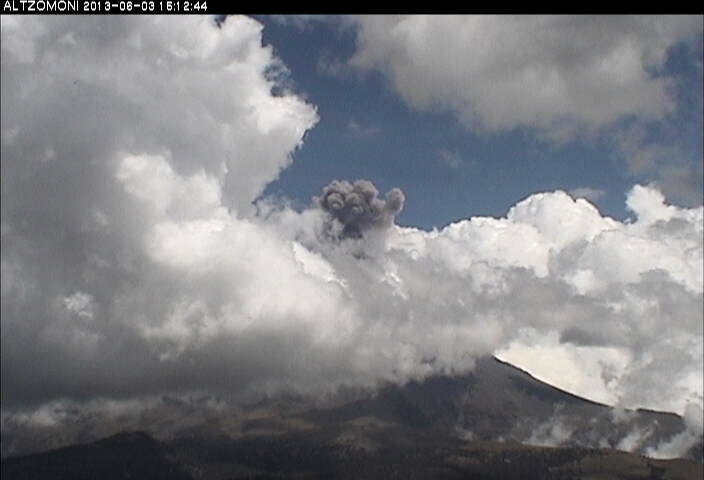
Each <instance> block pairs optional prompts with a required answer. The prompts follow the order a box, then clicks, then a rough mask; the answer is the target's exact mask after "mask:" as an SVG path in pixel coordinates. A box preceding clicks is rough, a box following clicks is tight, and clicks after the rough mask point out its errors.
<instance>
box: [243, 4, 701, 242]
mask: <svg viewBox="0 0 704 480" xmlns="http://www.w3.org/2000/svg"><path fill="white" fill-rule="evenodd" d="M256 18H257V20H259V21H260V22H262V23H263V25H264V29H263V41H264V42H265V43H266V44H269V45H271V46H273V48H274V51H275V54H276V55H277V56H278V57H280V58H281V59H282V60H283V62H284V63H285V64H286V66H287V67H288V69H289V70H290V79H289V80H290V85H291V87H292V88H293V89H294V91H296V92H297V93H299V94H300V95H302V96H304V97H305V98H306V99H307V100H308V101H309V102H311V103H313V104H314V105H315V106H316V107H317V108H318V113H319V115H320V121H319V123H318V124H317V125H316V126H315V127H314V128H313V129H312V130H311V131H309V132H308V134H307V135H306V138H305V141H304V144H303V147H302V148H301V149H299V150H298V151H297V152H295V154H294V162H293V164H292V165H291V166H289V167H288V168H287V169H285V170H284V171H283V173H282V174H281V176H280V178H279V179H278V180H277V181H275V182H273V183H271V184H270V185H269V186H268V188H267V190H266V192H265V193H266V194H276V195H282V196H286V197H288V198H290V199H292V200H293V201H294V202H299V203H300V205H306V204H307V203H308V202H309V199H310V198H311V197H312V196H313V195H315V194H317V193H318V192H319V191H320V188H321V186H323V185H325V184H327V183H328V182H329V181H330V180H332V179H349V180H353V179H357V178H366V179H369V180H371V181H373V182H374V183H375V184H376V185H377V186H378V187H379V189H380V190H381V191H382V192H383V191H387V190H388V189H390V188H393V187H396V186H398V187H400V188H401V189H402V190H403V191H404V192H405V193H406V206H405V209H404V211H403V212H402V213H401V215H400V216H399V217H398V222H399V223H400V224H404V225H414V226H420V227H422V228H426V229H427V228H432V227H434V226H435V227H442V226H444V225H446V224H447V223H449V222H452V221H455V220H458V219H463V218H468V217H471V216H476V215H481V216H485V215H487V216H495V217H501V216H504V215H505V214H506V212H507V210H508V209H509V208H510V207H511V206H512V205H514V204H516V203H517V202H518V201H519V200H521V199H523V198H525V197H526V196H528V195H530V194H531V193H535V192H540V191H552V190H555V189H563V190H568V191H569V190H573V189H578V188H589V189H593V190H597V191H600V192H602V193H601V194H598V196H597V197H596V198H595V197H592V199H591V201H592V202H593V203H594V204H595V205H596V206H597V207H598V208H599V209H600V211H601V212H602V213H603V214H605V215H609V216H612V217H615V218H617V219H625V218H628V217H629V216H631V215H632V214H631V212H628V211H626V209H625V196H626V193H627V192H628V191H629V190H630V189H631V188H632V186H633V185H634V184H635V183H649V182H652V181H657V180H659V179H660V176H661V175H660V174H659V173H658V172H657V171H655V169H650V170H649V171H644V172H639V173H634V172H632V171H630V170H629V167H628V162H627V157H628V156H635V155H637V154H638V153H639V152H642V151H643V150H648V151H653V152H655V154H656V155H657V157H658V159H657V160H656V161H657V162H658V164H660V165H665V166H666V165H668V164H669V163H675V164H678V165H686V168H688V169H690V171H691V172H694V175H695V176H696V175H697V174H698V175H701V168H700V166H701V161H702V110H701V106H702V94H701V88H700V87H701V85H702V48H701V43H702V36H701V31H700V32H699V33H698V34H697V35H695V36H694V37H693V38H692V37H688V38H687V39H686V41H677V42H674V43H672V45H671V46H670V47H669V50H668V53H667V57H666V60H665V62H664V65H662V66H660V67H659V68H657V69H652V71H651V72H649V75H651V76H652V78H656V77H666V78H669V79H671V81H672V86H671V87H669V88H670V90H669V94H670V95H671V98H672V101H673V102H674V104H675V108H674V110H673V111H672V112H670V113H669V114H667V115H665V116H663V117H661V118H658V119H656V120H643V121H641V119H640V118H638V116H637V115H631V114H630V112H628V111H625V112H624V113H623V115H621V116H619V118H617V119H616V121H614V122H610V123H607V124H605V125H603V128H601V126H600V128H599V129H597V131H595V132H593V133H590V134H589V135H588V138H570V139H567V140H566V141H554V140H551V139H545V138H544V137H543V136H541V135H540V134H536V133H535V132H534V131H533V130H532V129H531V128H530V125H519V126H518V127H516V128H510V129H507V130H503V131H489V132H477V131H473V130H471V129H468V128H466V127H465V126H464V125H463V124H462V123H461V122H460V121H458V119H457V117H456V116H455V115H453V114H452V113H451V112H447V111H442V110H441V109H439V110H435V111H434V110H433V109H425V110H420V109H418V108H414V107H412V106H410V105H409V104H408V102H406V101H404V99H403V98H402V96H401V95H400V94H399V91H398V89H397V88H395V87H394V85H392V82H391V81H390V80H389V78H388V77H386V76H385V75H384V74H383V73H381V72H380V71H378V70H373V69H372V70H366V71H361V70H360V69H351V68H348V69H345V68H344V65H345V63H346V62H347V61H348V60H349V59H350V58H351V57H352V56H353V55H354V53H355V50H356V49H357V46H358V35H359V33H358V29H359V27H357V26H354V25H352V26H349V25H347V26H342V24H344V23H345V21H344V20H343V22H338V21H336V20H328V21H318V20H310V21H307V22H306V23H302V22H301V21H297V20H296V19H294V20H293V21H292V20H291V19H289V20H288V21H287V20H282V19H280V18H272V17H268V16H257V17H256ZM298 20H300V19H298ZM439 54H440V55H442V53H439ZM468 55H469V53H468ZM450 61H451V62H454V61H462V59H461V58H460V59H453V60H450ZM326 65H333V66H338V67H340V66H342V68H338V70H340V71H339V72H337V73H335V72H333V73H330V70H331V69H330V68H325V66H326ZM466 81H467V82H472V81H473V79H472V78H467V79H466ZM526 94H529V92H527V93H526ZM594 101H595V102H598V101H599V99H598V98H595V99H594ZM632 128H637V129H638V131H642V135H641V137H642V138H641V139H640V140H639V143H638V146H637V147H634V148H633V149H632V151H629V152H623V151H622V150H621V149H619V147H618V145H616V144H615V141H614V135H615V134H614V132H618V131H620V130H630V129H632ZM673 152H674V153H673ZM673 156H674V157H677V158H672V157H673ZM659 168H662V167H659ZM697 169H698V170H697ZM690 175H691V173H690ZM693 182H694V183H695V184H694V186H693V187H691V190H694V191H695V192H696V190H697V189H699V190H700V189H701V183H702V182H701V179H700V178H695V179H693ZM678 189H679V187H678V186H672V187H670V189H669V191H665V193H666V195H667V197H668V200H669V201H672V202H673V203H678V204H686V205H692V204H697V203H701V195H699V197H698V198H697V196H696V193H695V194H694V195H692V194H691V193H690V194H689V195H688V196H686V198H683V197H685V196H683V195H681V194H680V193H679V192H678Z"/></svg>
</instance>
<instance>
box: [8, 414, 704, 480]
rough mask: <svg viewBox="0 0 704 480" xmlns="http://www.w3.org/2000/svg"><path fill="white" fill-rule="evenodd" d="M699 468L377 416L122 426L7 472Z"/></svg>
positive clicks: (430, 474)
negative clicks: (306, 425) (212, 428)
mask: <svg viewBox="0 0 704 480" xmlns="http://www.w3.org/2000/svg"><path fill="white" fill-rule="evenodd" d="M352 437H355V438H352ZM360 439H362V440H363V441H361V442H360ZM702 473H703V472H702V464H701V463H698V462H694V461H691V460H652V459H648V458H646V457H642V456H639V455H634V454H630V453H623V452H618V451H615V450H604V449H602V450H591V449H586V448H571V447H570V448H546V447H530V446H522V445H518V444H506V443H503V444H502V443H492V442H466V441H462V440H458V439H453V438H451V437H448V436H442V435H435V434H432V433H429V432H424V431H420V432H419V431H417V430H412V429H403V428H383V427H379V426H373V425H366V426H357V427H352V428H346V429H339V428H335V429H323V430H319V431H316V432H315V433H314V434H311V433H296V434H286V435H281V436H261V437H257V438H249V439H239V440H232V439H226V438H219V439H215V438H211V439H196V438H183V439H179V440H178V441H172V442H159V441H157V440H155V439H153V438H151V437H150V436H148V435H147V434H144V433H132V434H122V435H117V436H114V437H110V438H108V439H105V440H101V441H98V442H95V443H91V444H86V445H80V446H73V447H66V448H62V449H58V450H53V451H50V452H45V453H41V454H35V455H29V456H24V457H17V458H12V459H6V460H5V461H3V463H2V478H3V479H5V480H9V479H32V480H49V479H52V480H55V479H73V480H80V479H104V480H113V479H114V480H118V479H135V478H145V479H146V478H149V479H156V480H158V479H175V480H181V479H183V480H187V479H212V480H226V479H230V480H235V479H277V478H297V479H304V478H310V479H313V478H340V479H353V478H364V479H387V478H402V479H428V478H434V479H467V478H473V479H484V480H490V479H497V480H498V479H507V480H511V479H517V480H518V479H521V480H531V479H565V480H566V479H578V478H584V479H602V480H606V479H633V480H635V479H650V480H654V479H682V480H686V479H701V478H702Z"/></svg>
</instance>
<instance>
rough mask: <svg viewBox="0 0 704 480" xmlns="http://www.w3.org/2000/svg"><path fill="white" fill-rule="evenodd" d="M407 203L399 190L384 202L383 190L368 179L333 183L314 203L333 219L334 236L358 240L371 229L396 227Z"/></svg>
mask: <svg viewBox="0 0 704 480" xmlns="http://www.w3.org/2000/svg"><path fill="white" fill-rule="evenodd" d="M404 200H405V196H404V195H403V192H402V191H401V190H400V189H398V188H393V189H391V190H389V191H388V192H387V193H386V195H385V198H384V199H381V198H379V190H377V188H376V187H375V186H374V184H373V183H372V182H370V181H368V180H357V181H356V182H354V183H350V182H348V181H346V180H333V181H332V182H330V183H329V184H328V185H327V186H325V187H324V188H323V193H322V194H321V195H320V197H315V199H314V202H315V204H317V205H318V206H319V207H320V208H322V209H323V210H324V211H325V212H327V214H328V215H329V216H330V219H331V222H330V233H331V234H332V235H333V236H336V237H352V238H358V237H361V236H362V234H363V233H364V232H365V231H367V230H369V229H372V228H379V227H380V228H387V227H390V226H391V225H393V223H394V218H395V217H396V215H398V213H399V212H400V211H401V210H402V209H403V202H404Z"/></svg>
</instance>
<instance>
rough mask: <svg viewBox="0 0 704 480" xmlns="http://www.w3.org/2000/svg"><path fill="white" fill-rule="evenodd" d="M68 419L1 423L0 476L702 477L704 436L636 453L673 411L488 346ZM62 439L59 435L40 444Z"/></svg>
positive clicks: (651, 444)
mask: <svg viewBox="0 0 704 480" xmlns="http://www.w3.org/2000/svg"><path fill="white" fill-rule="evenodd" d="M70 423H71V425H69V426H65V427H64V428H63V430H61V431H55V432H54V435H50V434H48V432H43V435H44V436H43V437H42V436H41V435H38V434H37V432H32V431H22V430H19V429H17V430H14V431H4V432H3V439H2V442H3V450H4V451H5V452H8V450H10V452H9V454H6V457H5V458H4V459H3V461H2V477H3V479H12V478H33V479H40V480H41V479H58V478H73V479H77V478H101V479H103V478H104V479H112V478H155V479H156V478H175V479H180V478H183V479H195V478H202V479H222V480H224V479H244V478H482V479H493V478H497V479H498V478H502V479H512V478H521V479H531V478H564V479H567V478H582V477H585V478H588V477H590V476H594V478H596V476H598V478H634V479H636V478H650V479H652V478H674V477H677V476H679V478H701V475H702V440H701V438H699V439H698V443H697V442H696V439H695V442H692V443H694V445H693V446H690V448H689V449H688V450H687V451H685V452H683V453H682V455H681V456H682V458H680V459H672V460H657V459H654V458H650V457H648V456H645V455H644V454H646V453H649V452H655V451H657V448H658V446H659V445H661V444H663V443H666V442H668V441H669V440H671V439H672V438H674V437H675V436H677V435H680V434H681V432H683V431H685V430H686V425H685V423H684V421H683V419H682V418H681V417H679V416H678V415H675V414H671V413H664V412H654V411H647V410H623V409H614V408H612V407H610V406H607V405H603V404H599V403H596V402H592V401H589V400H586V399H584V398H580V397H578V396H575V395H572V394H570V393H569V392H565V391H563V390H560V389H558V388H555V387H553V386H551V385H548V384H546V383H543V382H541V381H539V380H537V379H535V378H534V377H532V376H531V375H530V374H528V373H527V372H525V371H523V370H521V369H519V368H516V367H514V366H512V365H510V364H508V363H505V362H502V361H500V360H498V359H496V358H484V359H480V360H478V361H477V365H476V368H475V369H474V370H473V371H472V372H470V373H467V374H465V375H462V376H433V377H430V378H427V379H425V380H423V381H412V382H409V383H407V384H405V385H402V386H399V385H394V384H388V385H385V386H382V387H381V388H379V389H377V390H375V391H374V392H367V391H346V392H340V393H338V394H337V395H336V396H334V397H333V398H330V399H325V400H321V399H310V398H306V397H304V396H287V397H281V396H279V397H274V398H262V399H259V400H258V401H256V402H253V403H251V404H249V405H246V406H238V407H237V408H235V407H233V408H231V409H219V410H218V411H217V412H216V411H212V410H208V409H206V408H201V407H199V406H198V405H197V403H196V404H194V403H185V402H182V401H178V400H176V399H173V398H169V397H164V398H163V401H162V403H161V404H160V405H158V406H155V407H153V408H151V409H149V410H148V411H145V412H142V413H140V415H138V418H130V419H121V420H119V421H114V420H113V421H112V422H110V423H109V424H101V423H100V422H99V421H97V420H96V419H95V418H83V417H81V416H80V413H77V417H76V419H75V421H73V422H70ZM87 432H90V433H87ZM91 435H92V436H94V437H98V436H101V435H103V436H104V437H105V438H102V439H97V438H91ZM57 439H61V441H62V442H63V444H64V445H63V446H61V447H60V448H54V449H51V450H47V451H39V450H42V449H43V448H48V447H50V446H54V447H57V446H58V445H57V444H56V443H53V444H52V441H53V442H56V441H57ZM69 444H71V445H69ZM13 448H14V453H13V452H12V451H11V450H12V449H13ZM625 449H628V450H630V451H631V452H626V451H623V450H625ZM32 451H33V452H34V453H29V454H23V453H27V452H32Z"/></svg>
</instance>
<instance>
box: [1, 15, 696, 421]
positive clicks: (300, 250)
mask: <svg viewBox="0 0 704 480" xmlns="http://www.w3.org/2000/svg"><path fill="white" fill-rule="evenodd" d="M277 72H278V73H277ZM285 73H286V70H285V68H284V67H283V66H282V65H281V64H280V62H279V61H278V60H277V59H276V58H275V57H274V56H273V54H272V50H271V49H270V48H269V47H266V46H263V45H262V38H261V25H259V24H258V23H257V22H256V21H254V20H251V19H247V18H239V17H233V18H227V20H226V21H225V22H224V23H222V24H221V25H220V28H217V27H216V26H215V25H214V24H213V23H212V22H211V21H210V20H209V19H207V18H204V17H198V16H192V17H168V18H160V17H147V16H143V17H141V16H138V17H110V18H107V17H97V18H94V17H79V18H70V17H30V18H20V17H6V16H3V17H2V205H1V208H2V316H1V322H2V323H1V327H2V336H1V340H0V341H1V347H2V348H1V349H0V356H1V359H2V364H1V365H2V366H1V368H2V380H1V381H2V415H3V417H2V418H3V428H7V426H8V425H17V424H18V422H19V423H22V422H24V423H23V424H27V425H44V426H46V425H55V424H57V423H61V422H64V421H67V420H65V419H66V416H67V415H69V413H67V412H71V411H73V410H71V408H69V406H70V405H72V404H76V403H78V404H81V405H84V406H86V408H87V410H85V411H91V412H92V411H95V410H99V409H100V408H105V409H108V410H110V411H115V410H120V409H121V408H127V407H125V406H128V407H129V406H131V405H134V404H135V403H139V402H148V401H151V400H149V399H154V398H161V395H164V394H169V395H172V396H178V395H189V394H191V393H193V392H208V394H209V395H213V396H218V397H220V398H223V399H231V398H234V397H237V396H239V395H244V394H247V393H255V394H261V393H262V392H276V391H280V390H298V391H300V392H305V393H319V392H324V391H326V390H332V389H335V388H336V387H338V386H339V385H341V384H345V383H347V384H354V385H364V386H374V385H377V384H378V383H379V382H383V381H395V382H404V381H407V380H408V379H411V378H422V377H425V376H428V375H432V374H436V373H441V372H442V373H452V372H463V371H467V370H468V369H471V368H472V367H473V365H474V359H475V358H476V357H477V356H480V355H487V354H492V353H494V352H496V351H499V350H501V349H505V348H508V347H509V346H511V345H520V344H521V342H523V343H524V344H525V343H526V342H530V341H531V339H536V340H535V342H534V343H540V342H545V339H553V341H554V342H555V343H556V344H558V345H559V346H561V347H565V348H567V347H569V348H573V349H580V351H581V352H584V355H583V356H582V357H580V358H589V355H592V357H591V358H594V356H596V355H597V354H603V355H601V356H600V357H599V358H600V362H596V363H595V364H594V365H596V366H594V365H591V364H590V365H591V366H589V368H587V366H585V364H580V363H579V362H573V363H571V364H570V365H569V367H570V370H569V376H570V377H571V378H574V379H580V380H583V382H582V383H585V382H587V380H589V381H590V382H592V383H591V384H593V385H598V386H599V388H600V389H602V390H604V391H607V392H608V394H609V395H610V397H609V398H610V399H611V400H612V401H614V402H620V403H621V404H623V405H624V406H648V407H655V408H662V409H672V410H675V411H679V412H683V411H684V408H685V406H686V405H687V404H688V403H689V404H691V405H695V406H697V405H699V406H700V405H701V403H702V383H701V378H702V281H703V280H702V278H703V274H702V265H703V263H702V252H703V250H704V249H703V247H702V208H701V207H700V208H692V209H685V208H678V207H675V206H672V205H668V203H667V201H666V199H665V198H664V197H663V195H662V194H661V193H660V192H659V191H658V190H657V189H656V188H654V187H652V186H635V187H634V188H633V189H632V191H631V192H630V193H629V195H628V199H627V203H628V206H629V208H630V209H631V210H632V212H633V219H632V221H628V222H619V221H616V220H614V219H611V218H608V217H604V216H602V215H601V214H600V213H599V211H597V209H596V208H594V206H592V205H591V204H590V203H589V202H587V201H586V200H584V199H578V200H575V199H573V198H572V197H570V196H569V195H568V194H567V193H564V192H561V191H557V192H545V193H539V194H535V195H531V196H529V197H528V198H526V199H524V200H522V201H521V202H519V203H518V204H517V205H515V206H514V207H512V208H511V209H510V210H509V211H508V213H507V215H506V216H505V217H504V218H482V217H476V218H470V219H466V220H463V221H460V222H457V223H454V224H452V225H448V226H446V227H445V228H443V229H441V230H433V231H423V230H419V229H415V228H406V227H402V226H398V225H395V224H394V222H393V220H394V216H395V215H396V214H397V213H398V212H399V211H400V210H401V208H402V206H403V201H404V197H403V194H402V193H401V192H400V191H399V190H396V189H394V190H391V191H390V192H389V193H387V194H386V196H385V198H384V199H382V198H379V196H378V192H377V190H376V189H375V188H374V187H373V185H372V184H371V183H369V182H366V181H357V182H355V183H348V182H346V181H336V182H333V183H331V184H330V185H328V186H327V187H326V188H325V189H324V190H323V193H322V194H321V195H320V196H319V197H318V198H317V200H315V205H313V206H312V207H311V208H309V209H305V210H303V211H294V210H292V209H290V208H287V207H282V208H278V209H276V208H269V209H268V210H266V215H264V214H262V213H261V212H262V211H264V209H263V208H256V207H253V206H252V202H253V201H254V200H255V199H256V198H258V196H259V195H260V194H261V192H262V190H263V189H264V187H265V186H266V184H267V183H268V182H271V181H272V180H273V179H275V178H276V177H277V175H278V174H279V172H280V171H281V169H283V168H285V167H286V166H287V165H288V163H289V162H290V161H291V157H290V154H291V152H292V151H294V150H295V149H296V148H297V147H298V146H299V145H300V144H301V142H302V139H303V136H304V134H305V132H306V131H307V130H308V129H310V128H311V127H312V126H313V125H314V124H315V122H316V121H317V114H316V110H315V108H314V107H313V106H311V105H309V104H307V103H305V102H304V101H302V100H301V99H300V98H298V97H297V96H295V95H294V94H292V93H290V92H287V91H285V89H284V90H283V92H282V93H280V94H277V95H274V94H272V88H273V87H275V86H277V83H276V79H277V78H279V77H281V75H285ZM270 203H271V204H275V203H276V202H270ZM260 207H261V205H260ZM331 224H334V225H336V226H335V228H336V229H337V230H335V232H336V234H335V235H336V236H337V237H338V238H337V239H335V238H332V239H331V237H330V235H329V234H328V233H330V230H329V228H330V225H331ZM375 230H380V231H383V233H384V235H377V236H374V239H373V241H372V239H371V237H372V236H373V235H365V234H366V233H367V232H373V231H375ZM350 237H351V238H350ZM377 237H379V238H377ZM360 249H362V250H363V251H364V253H365V254H364V255H357V254H356V253H357V252H358V251H359V250H360ZM590 352H591V353H590ZM594 352H596V353H594ZM592 367H593V369H592ZM594 372H595V373H594ZM119 405H122V406H121V407H120V406H119ZM101 406H102V407H101ZM129 408H131V407H129ZM689 408H690V410H691V409H692V408H694V407H689ZM13 422H14V423H13Z"/></svg>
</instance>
